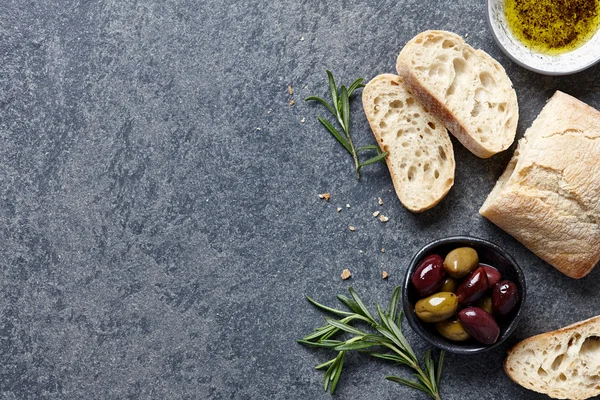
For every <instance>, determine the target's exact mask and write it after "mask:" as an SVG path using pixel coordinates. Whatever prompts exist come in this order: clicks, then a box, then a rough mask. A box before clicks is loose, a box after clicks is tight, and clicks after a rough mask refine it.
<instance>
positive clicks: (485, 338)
mask: <svg viewBox="0 0 600 400" xmlns="http://www.w3.org/2000/svg"><path fill="white" fill-rule="evenodd" d="M458 320H459V321H460V323H461V324H462V325H463V327H464V328H465V329H466V330H467V332H469V333H470V334H471V336H473V337H474V338H475V339H477V341H479V342H481V343H483V344H494V343H496V341H497V340H498V336H500V328H499V327H498V324H497V323H496V321H495V320H494V317H492V316H491V315H490V314H489V313H488V312H486V311H484V310H482V309H481V308H479V307H467V308H465V309H462V310H460V312H459V313H458Z"/></svg>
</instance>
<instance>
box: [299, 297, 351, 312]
mask: <svg viewBox="0 0 600 400" xmlns="http://www.w3.org/2000/svg"><path fill="white" fill-rule="evenodd" d="M306 299H307V300H308V301H309V302H310V303H311V304H312V305H314V306H315V307H318V308H320V309H322V310H325V311H329V312H330V313H333V314H338V315H352V313H351V312H348V311H342V310H338V309H336V308H331V307H327V306H325V305H323V304H320V303H317V302H316V301H315V300H313V299H311V298H310V297H308V296H306Z"/></svg>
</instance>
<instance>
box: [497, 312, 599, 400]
mask: <svg viewBox="0 0 600 400" xmlns="http://www.w3.org/2000/svg"><path fill="white" fill-rule="evenodd" d="M586 342H588V344H586ZM598 343H600V316H596V317H592V318H589V319H586V320H584V321H580V322H576V323H574V324H572V325H569V326H566V327H564V328H560V329H557V330H555V331H551V332H546V333H542V334H539V335H536V336H532V337H530V338H528V339H525V340H523V341H521V342H519V343H517V344H516V345H515V346H513V348H512V349H510V350H509V351H508V354H507V357H506V359H505V361H504V371H505V372H506V374H507V375H508V376H509V377H510V378H511V379H512V380H513V381H514V382H515V383H517V384H519V385H521V386H523V387H525V388H527V389H529V390H534V391H536V392H539V393H545V394H547V395H548V396H550V397H553V398H559V399H573V400H584V399H587V398H590V397H593V396H597V395H599V394H600V376H599V375H597V374H598V373H599V372H600V347H599V344H598ZM576 370H577V373H576V374H575V373H574V372H575V371H576ZM554 375H556V378H557V379H555V376H554ZM561 375H562V376H561Z"/></svg>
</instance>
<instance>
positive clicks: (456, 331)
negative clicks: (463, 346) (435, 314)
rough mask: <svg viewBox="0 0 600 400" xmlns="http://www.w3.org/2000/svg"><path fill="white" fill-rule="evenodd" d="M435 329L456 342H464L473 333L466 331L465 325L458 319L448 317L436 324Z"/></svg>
mask: <svg viewBox="0 0 600 400" xmlns="http://www.w3.org/2000/svg"><path fill="white" fill-rule="evenodd" d="M435 329H437V331H438V332H439V333H440V335H442V336H443V337H445V338H446V339H448V340H453V341H455V342H464V341H465V340H467V339H469V338H470V337H471V335H470V334H469V332H467V331H466V329H465V328H464V326H463V325H462V324H461V323H460V321H459V320H457V319H447V320H445V321H440V322H438V323H437V324H435Z"/></svg>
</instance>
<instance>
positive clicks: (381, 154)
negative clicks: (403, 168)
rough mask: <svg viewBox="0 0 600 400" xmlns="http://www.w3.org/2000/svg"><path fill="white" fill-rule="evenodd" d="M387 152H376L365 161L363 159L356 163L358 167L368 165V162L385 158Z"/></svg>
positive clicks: (373, 162) (372, 162) (371, 162)
mask: <svg viewBox="0 0 600 400" xmlns="http://www.w3.org/2000/svg"><path fill="white" fill-rule="evenodd" d="M388 154H389V153H388V152H387V151H386V152H385V153H380V154H377V155H376V156H375V157H373V158H369V159H368V160H367V161H363V162H361V163H360V164H358V168H362V167H364V166H365V165H369V164H375V163H376V162H377V161H381V160H383V159H384V158H386V157H387V155H388Z"/></svg>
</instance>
